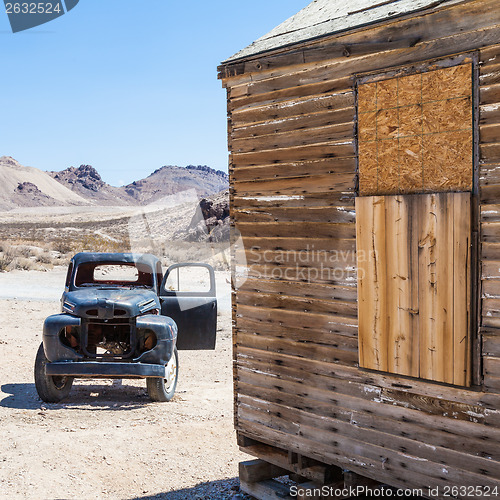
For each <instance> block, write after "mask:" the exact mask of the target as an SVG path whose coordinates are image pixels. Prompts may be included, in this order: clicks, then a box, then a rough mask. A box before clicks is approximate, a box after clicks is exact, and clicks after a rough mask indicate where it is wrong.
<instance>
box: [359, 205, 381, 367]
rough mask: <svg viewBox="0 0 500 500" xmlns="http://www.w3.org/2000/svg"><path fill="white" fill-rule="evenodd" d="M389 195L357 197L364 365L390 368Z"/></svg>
mask: <svg viewBox="0 0 500 500" xmlns="http://www.w3.org/2000/svg"><path fill="white" fill-rule="evenodd" d="M385 230H386V228H385V198H384V197H383V196H368V197H361V198H359V197H358V198H356V235H357V238H356V239H357V253H358V304H359V330H358V331H359V350H360V366H362V367H364V368H370V369H373V370H381V371H387V333H386V331H387V307H386V294H387V285H386V278H385V276H386V272H387V271H386V268H387V264H386V238H385Z"/></svg>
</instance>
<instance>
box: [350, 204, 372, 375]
mask: <svg viewBox="0 0 500 500" xmlns="http://www.w3.org/2000/svg"><path fill="white" fill-rule="evenodd" d="M355 206H356V257H357V273H358V316H359V325H358V342H359V347H358V349H359V365H360V366H362V367H363V368H368V358H369V352H370V351H371V334H370V332H371V331H372V330H373V327H374V325H373V321H374V297H373V296H374V290H373V284H372V276H373V273H374V269H373V261H372V259H370V257H369V253H370V248H371V240H372V236H371V235H372V232H373V200H372V198H371V197H357V198H356V200H355Z"/></svg>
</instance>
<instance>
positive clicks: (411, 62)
mask: <svg viewBox="0 0 500 500" xmlns="http://www.w3.org/2000/svg"><path fill="white" fill-rule="evenodd" d="M219 78H220V79H221V80H222V83H223V85H224V87H225V88H226V89H227V106H228V137H229V149H230V177H231V188H230V195H231V218H232V224H233V227H234V228H235V229H236V230H237V231H238V232H239V233H240V234H241V239H236V237H235V239H234V244H235V252H234V257H235V262H236V265H235V272H236V273H239V272H241V271H243V275H244V276H245V278H246V280H245V279H241V283H240V284H239V286H237V287H236V286H235V288H234V291H233V314H234V316H233V317H234V388H235V426H236V430H237V433H238V440H239V444H240V446H241V448H242V449H243V450H245V451H247V452H248V453H249V454H251V455H253V456H254V457H257V458H258V459H261V461H260V462H255V463H250V464H244V465H243V466H242V468H241V473H240V476H241V479H242V484H243V488H244V489H245V490H246V491H247V492H250V493H252V494H254V495H255V496H257V497H258V498H268V496H269V495H272V494H271V493H269V491H271V490H272V489H273V488H274V489H280V487H279V485H277V484H276V483H272V482H271V483H269V482H261V481H260V480H264V479H269V478H271V477H276V476H278V475H280V474H281V473H285V472H286V473H288V472H290V473H294V474H295V476H293V477H294V478H295V479H299V478H307V479H309V480H312V481H315V482H316V483H317V484H324V483H326V482H332V481H333V482H335V481H337V483H335V484H342V481H347V483H346V484H365V483H362V481H366V479H363V478H370V479H372V480H376V481H380V482H382V483H385V484H388V485H391V486H393V487H398V488H417V489H419V488H421V489H422V492H423V495H424V496H427V497H432V498H445V497H446V496H448V494H449V495H451V496H454V497H457V498H469V497H473V496H474V495H476V496H481V492H483V494H486V493H487V492H496V495H500V4H499V3H498V1H497V0H468V1H463V0H443V1H435V0H388V1H383V2H378V1H377V0H351V1H349V2H341V1H340V0H315V1H314V2H312V3H311V4H310V5H309V6H307V7H306V8H305V9H303V10H302V11H301V12H299V13H298V14H297V15H295V16H293V17H292V18H290V19H289V20H288V21H286V22H284V23H283V24H282V25H280V26H278V27H277V28H275V29H274V30H273V31H271V32H270V33H269V34H267V35H265V36H264V37H262V38H260V39H259V40H257V41H256V42H254V43H253V44H251V45H250V46H249V47H247V48H245V49H243V50H242V51H241V52H239V53H237V54H235V55H234V56H233V57H231V58H230V59H228V60H226V61H224V62H223V63H222V64H221V66H220V67H219ZM243 257H244V258H245V259H246V260H245V261H242V260H241V259H242V258H243ZM242 268H243V269H242ZM266 464H272V466H271V465H269V466H266ZM342 472H343V473H344V477H343V476H342ZM338 481H340V482H338ZM437 487H439V490H436V489H435V488H437ZM451 487H454V488H455V489H453V490H451V491H450V489H449V488H451ZM473 487H474V488H475V487H477V488H479V489H477V490H474V491H473V490H472V488H473ZM270 488H271V490H270ZM429 488H434V489H433V490H429ZM457 488H458V489H457ZM495 488H497V489H496V490H495ZM280 494H281V493H280Z"/></svg>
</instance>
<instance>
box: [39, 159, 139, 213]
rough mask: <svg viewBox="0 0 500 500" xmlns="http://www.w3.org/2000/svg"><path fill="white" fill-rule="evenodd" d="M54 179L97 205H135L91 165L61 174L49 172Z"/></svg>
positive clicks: (68, 169) (64, 171) (73, 168)
mask: <svg viewBox="0 0 500 500" xmlns="http://www.w3.org/2000/svg"><path fill="white" fill-rule="evenodd" d="M48 174H49V175H50V176H52V178H53V179H55V180H56V181H57V182H59V183H60V184H62V185H63V186H65V187H67V188H68V189H71V191H73V192H74V193H77V194H79V195H80V196H82V197H83V198H85V199H87V200H89V201H91V202H92V203H93V204H95V205H125V206H126V205H135V204H136V200H135V199H134V198H132V197H131V196H130V195H128V194H127V192H126V191H125V190H124V189H123V188H119V187H114V186H110V185H109V184H106V183H105V182H104V181H103V180H102V178H101V176H100V175H99V172H98V171H97V170H96V169H95V168H94V167H92V166H91V165H80V166H79V167H78V168H75V167H69V168H67V169H66V170H62V171H61V172H48Z"/></svg>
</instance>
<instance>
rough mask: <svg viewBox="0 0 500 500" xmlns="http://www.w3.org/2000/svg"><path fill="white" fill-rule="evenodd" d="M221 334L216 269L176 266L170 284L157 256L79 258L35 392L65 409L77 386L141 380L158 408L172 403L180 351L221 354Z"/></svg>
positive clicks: (47, 341) (49, 332)
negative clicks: (218, 345)
mask: <svg viewBox="0 0 500 500" xmlns="http://www.w3.org/2000/svg"><path fill="white" fill-rule="evenodd" d="M190 270H191V271H193V270H194V271H195V277H196V279H195V280H194V281H195V283H194V286H193V280H192V279H190V276H189V272H190ZM191 274H192V273H191ZM216 330H217V298H216V289H215V273H214V270H213V269H212V267H211V266H209V265H208V264H189V263H184V264H174V265H172V266H170V267H169V268H168V269H167V271H166V273H165V276H164V275H163V271H162V266H161V262H160V260H159V259H158V258H157V257H155V256H154V255H150V254H134V253H87V252H83V253H78V254H77V255H75V256H74V257H73V259H72V260H71V262H70V264H69V268H68V273H67V277H66V286H65V290H64V292H63V295H62V298H61V313H60V314H55V315H52V316H49V317H48V318H47V319H46V320H45V324H44V328H43V342H42V344H41V345H40V348H39V349H38V353H37V355H36V360H35V386H36V389H37V391H38V394H39V396H40V398H41V399H42V400H44V401H46V402H49V403H57V402H59V401H62V400H63V399H64V398H66V397H67V396H68V395H69V392H70V390H71V386H72V384H73V380H74V378H120V379H122V378H139V379H146V385H147V390H148V394H149V396H150V397H151V399H152V400H153V401H159V402H165V401H169V400H170V399H171V398H172V397H173V395H174V393H175V388H176V385H177V377H178V373H179V359H178V354H177V350H178V349H179V350H181V349H215V341H216Z"/></svg>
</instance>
